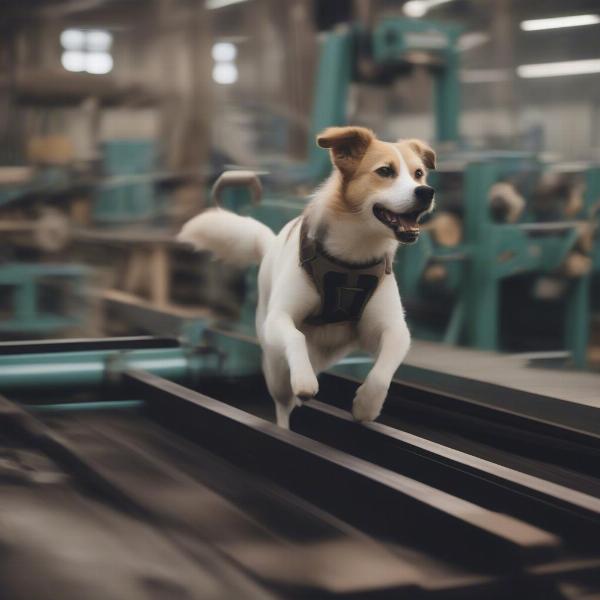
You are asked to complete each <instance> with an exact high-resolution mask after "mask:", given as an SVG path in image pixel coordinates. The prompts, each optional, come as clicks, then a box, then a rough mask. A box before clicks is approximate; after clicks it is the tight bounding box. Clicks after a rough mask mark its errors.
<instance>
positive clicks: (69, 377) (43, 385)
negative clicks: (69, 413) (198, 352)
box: [0, 347, 193, 393]
mask: <svg viewBox="0 0 600 600" xmlns="http://www.w3.org/2000/svg"><path fill="white" fill-rule="evenodd" d="M192 364H193V360H192V355H191V354H189V353H186V352H185V351H184V349H183V348H180V347H175V348H170V347H167V348H148V349H136V350H113V349H106V350H95V351H89V352H50V353H40V354H30V355H28V356H27V357H26V359H25V357H24V356H23V355H22V354H21V355H19V354H15V355H7V356H3V357H1V358H0V391H2V392H3V393H7V392H9V391H11V392H17V391H19V392H24V391H30V390H40V389H45V390H46V391H48V390H49V389H61V391H64V390H68V389H75V388H77V389H81V388H91V387H95V386H100V385H103V384H107V383H111V382H115V383H116V382H118V381H119V377H120V374H121V372H122V371H124V370H125V369H126V368H139V369H145V370H148V371H152V372H155V373H157V374H159V375H161V376H163V377H169V378H172V379H175V380H177V381H184V380H186V379H187V378H188V377H189V376H190V375H191V373H192V370H193V367H192Z"/></svg>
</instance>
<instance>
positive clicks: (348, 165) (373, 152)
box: [317, 127, 435, 215]
mask: <svg viewBox="0 0 600 600" xmlns="http://www.w3.org/2000/svg"><path fill="white" fill-rule="evenodd" d="M317 143H318V144H319V146H321V147H323V148H330V149H331V156H332V162H333V164H334V166H335V167H337V175H335V176H336V177H337V178H338V181H337V182H336V183H337V185H336V189H335V192H334V193H333V194H332V195H331V196H330V197H329V198H328V205H329V208H330V210H331V211H332V212H333V213H334V214H339V215H342V214H349V213H350V214H352V213H358V212H360V211H361V210H362V208H363V202H364V199H365V198H366V197H367V196H369V195H370V194H371V193H372V192H373V190H375V189H378V188H385V187H390V186H392V185H393V184H394V182H395V177H394V178H385V177H380V176H379V175H378V174H377V173H375V170H376V169H378V168H379V167H381V166H390V167H392V168H393V169H394V170H395V172H396V175H397V176H400V174H401V171H402V169H406V168H407V167H408V169H409V171H410V175H411V177H412V178H413V179H414V180H415V181H416V182H418V183H420V184H423V185H425V182H426V172H427V168H428V164H433V165H435V153H434V152H433V150H432V149H431V148H429V146H427V144H425V142H421V141H420V140H415V139H411V140H400V141H399V142H397V143H396V144H392V143H389V142H383V141H381V140H378V139H377V138H375V136H374V134H373V132H371V131H370V130H368V129H364V128H362V127H330V128H329V129H326V130H325V131H324V132H323V133H322V134H320V135H319V136H318V138H317ZM396 150H399V151H400V154H401V155H402V158H403V159H404V161H405V163H406V167H405V166H404V165H403V164H402V162H401V161H400V158H399V157H398V153H397V152H396ZM425 161H427V163H426V162H425ZM417 169H421V170H422V171H423V173H424V174H423V177H421V178H420V179H419V178H416V177H415V173H416V171H417Z"/></svg>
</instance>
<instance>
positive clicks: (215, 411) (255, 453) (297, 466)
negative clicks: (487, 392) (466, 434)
mask: <svg viewBox="0 0 600 600" xmlns="http://www.w3.org/2000/svg"><path fill="white" fill-rule="evenodd" d="M125 382H129V383H130V384H131V389H130V390H129V393H133V394H134V395H138V396H139V397H142V398H143V399H144V400H145V401H146V404H147V407H148V412H149V414H150V416H153V417H154V418H158V419H159V421H160V423H161V424H162V425H167V426H170V427H174V428H176V429H177V430H178V432H180V433H183V434H185V435H187V436H189V437H191V438H192V439H194V440H195V441H196V442H198V443H200V444H202V445H203V446H204V447H207V448H208V449H209V450H210V451H212V452H215V453H217V454H220V455H222V456H223V457H224V458H226V459H227V460H230V461H232V462H234V463H236V464H238V465H240V466H243V467H245V468H247V469H250V470H252V471H255V472H257V473H260V474H262V475H267V476H269V477H270V478H272V479H275V480H276V481H278V482H279V483H280V484H283V485H284V486H285V487H288V488H290V489H292V491H294V492H295V493H297V494H299V495H301V496H304V497H305V498H306V499H308V500H310V501H313V502H315V503H317V504H319V505H321V506H323V508H325V509H326V510H329V511H332V512H334V514H335V513H337V516H340V517H341V518H344V519H346V520H349V521H350V522H352V523H353V524H355V525H358V526H359V527H361V528H366V529H368V530H369V531H371V532H373V531H375V533H376V534H377V535H378V536H380V537H384V538H387V539H391V540H394V539H395V540H396V541H397V540H398V539H404V538H406V537H408V538H410V539H411V540H412V542H413V543H416V544H426V545H428V546H429V547H431V546H433V547H434V548H435V549H436V551H437V552H439V553H443V552H445V551H446V552H447V551H448V545H447V543H446V541H447V540H448V539H452V538H456V539H461V541H462V544H461V549H462V550H463V551H464V552H467V553H468V554H469V559H470V560H475V561H480V560H481V561H483V563H487V564H489V559H490V558H491V557H493V562H494V563H495V564H496V565H499V564H505V565H506V564H512V565H516V564H519V563H520V562H523V561H524V562H526V563H531V562H535V561H536V560H538V559H540V558H541V557H543V556H547V555H548V554H549V553H550V554H552V553H553V552H554V551H556V550H557V549H558V547H559V546H560V539H559V538H557V537H556V536H554V535H552V534H549V533H548V532H546V531H543V530H541V529H539V528H536V527H532V526H530V525H528V524H526V523H523V522H521V521H519V520H517V519H513V518H511V517H508V516H506V515H503V514H499V513H495V512H492V511H489V510H486V509H484V508H482V507H480V506H477V505H475V504H472V503H470V502H466V501H464V500H461V499H460V498H457V497H455V496H452V495H450V494H447V493H445V492H441V491H439V490H436V489H434V488H432V487H430V486H428V485H425V484H422V483H419V482H417V481H415V480H413V479H410V478H408V477H405V476H403V475H399V474H397V473H393V472H391V471H389V470H387V469H384V468H382V467H379V466H377V465H373V464H370V463H367V462H365V461H364V460H361V459H359V458H355V457H350V456H348V455H346V454H344V453H342V452H339V451H337V450H334V449H331V448H328V447H327V446H324V445H323V444H320V443H318V442H315V441H314V440H310V439H308V438H306V437H304V436H300V435H298V434H296V433H294V432H291V431H287V430H283V429H281V428H279V427H277V426H276V425H274V424H272V423H269V422H266V421H264V420H262V419H259V418H257V417H254V416H251V415H249V414H247V413H245V412H243V411H240V410H238V409H236V408H233V407H231V406H228V405H227V404H224V403H222V402H219V401H217V400H215V399H213V398H209V397H207V396H204V395H203V394H199V393H197V392H194V391H192V390H189V389H186V388H184V387H182V386H180V385H177V384H175V383H172V382H170V381H166V380H164V379H161V378H159V377H156V376H154V375H152V374H150V373H145V372H140V371H128V372H127V373H126V374H125ZM421 519H422V520H421ZM419 523H420V524H419ZM423 523H427V527H423V526H422V524H423ZM482 547H485V548H486V551H485V552H482V551H481V548H482ZM454 558H455V559H457V558H458V557H456V556H455V557H454Z"/></svg>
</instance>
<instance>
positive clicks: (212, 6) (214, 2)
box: [205, 0, 247, 10]
mask: <svg viewBox="0 0 600 600" xmlns="http://www.w3.org/2000/svg"><path fill="white" fill-rule="evenodd" d="M246 1H247V0H206V5H205V6H206V8H207V9H208V10H216V9H217V8H225V7H226V6H231V5H232V4H240V3H241V2H246Z"/></svg>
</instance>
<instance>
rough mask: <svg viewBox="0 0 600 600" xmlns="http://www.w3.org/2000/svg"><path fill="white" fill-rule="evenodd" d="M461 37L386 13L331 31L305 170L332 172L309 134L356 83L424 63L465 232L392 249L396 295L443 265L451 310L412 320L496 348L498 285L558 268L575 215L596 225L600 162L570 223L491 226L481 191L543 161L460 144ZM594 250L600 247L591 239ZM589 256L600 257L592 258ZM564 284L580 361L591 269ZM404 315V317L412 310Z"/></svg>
mask: <svg viewBox="0 0 600 600" xmlns="http://www.w3.org/2000/svg"><path fill="white" fill-rule="evenodd" d="M459 35H460V29H459V28H458V27H455V26H453V25H447V24H440V23H435V22H431V21H425V20H413V19H403V18H396V19H384V20H382V21H380V22H379V23H377V24H376V25H375V26H374V28H373V29H372V31H367V30H365V29H364V28H363V27H361V26H355V27H350V28H346V29H342V30H339V31H334V32H332V33H330V34H329V35H328V36H327V38H326V39H325V40H324V42H323V46H322V50H321V58H320V62H319V67H318V72H317V80H316V88H315V96H314V105H313V114H312V127H311V131H310V135H309V140H308V144H309V149H308V161H307V164H306V165H305V166H304V167H303V170H302V175H303V177H305V178H306V179H309V180H312V181H319V180H320V179H322V178H324V177H326V176H327V174H328V173H329V170H330V164H329V159H328V156H327V155H326V153H324V152H322V150H320V149H319V148H317V147H316V146H315V144H314V137H315V135H316V133H318V132H319V131H321V130H322V129H323V128H324V127H327V126H330V125H341V124H345V123H347V104H348V96H349V92H350V86H351V84H352V83H353V82H361V81H369V82H375V83H386V82H389V81H390V80H391V79H392V78H393V77H398V76H402V75H403V74H405V73H407V72H409V71H410V69H411V68H412V66H413V65H415V64H419V65H425V66H426V67H427V68H428V70H429V71H430V73H431V75H432V77H433V84H434V102H433V104H434V119H435V124H434V125H435V127H434V131H435V138H436V142H437V148H438V157H439V159H440V160H439V162H440V165H441V166H442V170H443V168H444V164H445V163H450V162H452V163H456V162H457V161H458V162H459V163H461V166H460V171H461V174H462V177H463V188H462V207H461V212H462V220H463V236H462V239H461V241H460V243H458V244H457V245H456V246H454V247H451V248H448V247H444V246H440V245H438V244H436V242H435V241H434V239H433V238H432V237H431V236H430V235H428V234H427V232H424V234H423V235H422V236H421V239H420V241H419V243H418V244H416V245H414V246H411V247H406V248H403V249H401V251H400V252H399V253H398V257H397V262H396V266H395V269H396V275H397V277H398V280H399V282H400V286H401V289H402V293H403V298H405V299H406V300H407V301H408V303H409V304H415V305H416V304H419V302H420V301H421V300H422V299H423V295H424V294H426V293H427V292H426V291H425V290H424V289H423V288H424V286H425V284H424V282H423V273H424V272H425V270H426V269H427V267H428V266H430V265H432V264H442V265H443V273H444V281H443V282H441V284H440V282H438V283H437V284H436V285H437V286H438V289H439V287H440V285H441V287H442V288H443V290H442V291H443V292H444V297H445V298H446V300H447V298H448V297H450V298H451V300H450V302H451V304H452V310H451V312H450V314H449V315H448V318H447V319H446V322H445V323H442V324H438V326H437V328H432V327H431V326H428V324H427V323H418V322H415V321H414V320H413V323H412V327H413V331H415V333H416V335H417V336H422V337H427V338H430V339H436V340H440V341H444V342H447V343H452V344H456V343H463V344H467V345H470V346H473V347H476V348H481V349H487V350H497V349H500V348H501V347H502V344H501V336H500V331H499V328H500V313H501V302H502V300H501V295H502V294H501V288H502V284H503V282H504V281H507V280H508V279H509V278H510V277H512V276H514V275H521V274H525V273H529V274H531V276H532V277H538V276H541V275H550V276H552V275H554V274H557V273H560V270H561V267H562V265H563V264H564V262H565V260H566V259H567V257H568V256H569V255H570V253H571V252H573V250H574V249H576V247H577V246H578V243H579V236H580V231H581V224H582V222H585V223H588V224H589V223H593V219H594V214H597V212H598V211H597V207H596V210H595V213H594V206H595V204H596V203H597V201H598V198H599V197H600V194H599V193H598V187H599V185H600V184H599V183H598V168H597V167H594V166H591V167H590V168H589V171H588V172H587V173H585V177H586V180H587V191H586V195H585V203H584V206H583V207H582V208H581V210H580V212H579V214H578V215H576V216H575V217H572V218H570V220H569V221H555V222H551V223H538V222H537V221H536V215H535V213H534V212H532V210H531V207H530V206H527V208H526V210H525V211H524V213H523V216H522V218H521V219H520V221H519V222H516V223H498V222H496V221H495V220H494V219H493V217H492V215H491V211H490V208H489V203H488V196H489V192H490V189H491V187H492V186H493V185H494V184H495V183H497V182H499V181H506V180H510V179H511V178H512V177H514V176H518V175H519V174H520V173H523V172H525V171H529V172H530V173H537V175H534V177H539V176H540V175H541V174H542V173H543V172H544V171H545V170H546V169H548V168H549V167H550V165H544V164H542V163H541V162H540V161H539V160H538V159H537V157H536V156H534V155H526V154H525V153H519V152H494V151H488V152H480V151H478V152H477V153H476V154H475V153H469V152H468V150H467V149H465V148H464V144H463V143H462V142H461V139H460V133H459V115H460V80H459V66H460V57H459V53H458V49H457V40H458V37H459ZM434 145H435V144H434ZM440 147H441V148H442V151H441V152H439V149H440ZM448 159H451V161H450V160H448ZM443 179H444V173H443V172H441V173H433V174H432V177H431V182H432V183H433V185H434V186H436V187H439V186H440V184H443ZM530 179H531V175H530ZM444 204H445V199H444V192H443V185H442V186H441V192H440V193H438V196H437V205H438V207H440V208H442V209H443V208H444ZM272 210H274V211H277V208H276V207H273V208H272ZM594 253H595V254H596V255H597V254H598V253H599V251H598V244H596V246H595V250H594ZM594 262H595V264H596V265H599V264H600V259H599V258H598V256H596V258H595V261H594ZM597 268H600V267H597ZM425 287H426V286H425ZM566 287H567V288H568V289H567V290H566V292H565V294H564V298H563V303H564V312H565V314H566V318H565V319H564V325H563V335H562V338H563V342H562V343H563V345H564V347H565V349H566V351H567V353H568V354H569V355H570V358H571V360H572V362H573V363H574V364H576V365H578V366H583V365H584V364H585V360H586V348H587V343H588V337H589V327H590V325H589V323H590V317H589V315H590V274H589V273H583V274H581V275H579V276H577V277H572V278H570V279H569V281H568V284H567V286H566ZM434 291H435V290H434ZM446 300H445V301H446ZM408 316H409V319H410V317H411V311H410V310H409V313H408Z"/></svg>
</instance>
